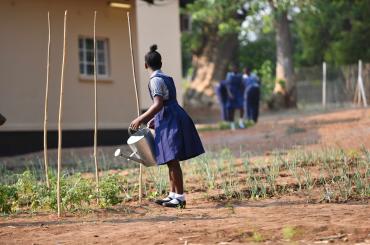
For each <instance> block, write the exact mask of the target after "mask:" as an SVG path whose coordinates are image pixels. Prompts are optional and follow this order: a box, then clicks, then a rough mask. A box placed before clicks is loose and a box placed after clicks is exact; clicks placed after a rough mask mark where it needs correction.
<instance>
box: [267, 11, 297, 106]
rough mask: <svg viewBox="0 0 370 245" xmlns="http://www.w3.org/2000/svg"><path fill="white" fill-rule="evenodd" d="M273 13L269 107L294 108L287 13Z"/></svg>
mask: <svg viewBox="0 0 370 245" xmlns="http://www.w3.org/2000/svg"><path fill="white" fill-rule="evenodd" d="M274 11H275V20H274V24H275V29H276V82H275V88H274V94H273V97H272V101H271V103H270V107H272V108H274V109H280V108H288V107H295V106H296V103H297V92H296V85H295V81H294V67H293V56H292V50H293V46H292V37H291V33H290V28H289V20H288V16H287V11H279V10H277V9H275V10H274Z"/></svg>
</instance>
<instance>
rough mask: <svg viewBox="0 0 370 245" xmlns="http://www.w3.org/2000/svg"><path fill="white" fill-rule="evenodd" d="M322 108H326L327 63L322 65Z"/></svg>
mask: <svg viewBox="0 0 370 245" xmlns="http://www.w3.org/2000/svg"><path fill="white" fill-rule="evenodd" d="M322 106H323V107H324V108H325V107H326V62H323V63H322Z"/></svg>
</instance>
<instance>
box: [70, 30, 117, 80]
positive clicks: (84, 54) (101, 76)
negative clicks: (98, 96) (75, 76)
mask: <svg viewBox="0 0 370 245" xmlns="http://www.w3.org/2000/svg"><path fill="white" fill-rule="evenodd" d="M88 39H91V40H94V38H93V37H91V36H85V35H80V36H78V40H77V45H78V47H77V48H78V73H79V76H80V79H82V80H94V73H92V74H88V73H87V66H88V65H92V66H93V67H94V60H93V61H88V60H87V53H88V52H89V51H90V52H91V51H92V52H93V54H94V47H92V49H88V48H87V47H86V40H88ZM81 40H82V47H80V41H81ZM99 41H103V45H104V49H103V51H102V52H103V54H104V62H100V61H99V59H98V56H99V49H98V42H99ZM96 42H97V43H96V46H97V47H96V56H97V57H96V59H97V60H96V66H97V67H96V68H97V74H96V75H97V80H100V81H101V80H103V81H106V80H110V79H111V70H110V59H109V58H110V54H109V51H110V48H109V39H108V38H107V37H97V38H96ZM81 52H82V60H81ZM81 65H83V66H84V72H83V73H82V72H81ZM99 65H103V66H104V68H105V74H99ZM93 69H94V68H93Z"/></svg>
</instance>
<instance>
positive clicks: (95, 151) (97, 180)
mask: <svg viewBox="0 0 370 245" xmlns="http://www.w3.org/2000/svg"><path fill="white" fill-rule="evenodd" d="M96 13H97V12H96V11H95V12H94V105H95V106H94V117H95V118H94V120H95V125H94V163H95V179H96V191H97V193H98V194H99V168H98V159H97V144H98V143H97V142H98V108H97V103H98V102H97V83H96V80H97V72H96ZM97 203H98V204H99V195H98V198H97Z"/></svg>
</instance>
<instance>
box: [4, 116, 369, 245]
mask: <svg viewBox="0 0 370 245" xmlns="http://www.w3.org/2000/svg"><path fill="white" fill-rule="evenodd" d="M201 137H202V140H203V142H204V144H205V145H206V146H207V149H210V150H218V149H220V148H223V147H225V146H227V147H230V148H231V149H232V150H233V151H234V152H236V153H238V152H239V151H248V152H251V153H252V154H254V155H256V156H259V155H268V154H269V153H270V152H271V151H274V150H280V151H281V150H289V149H292V148H297V147H298V148H304V149H310V150H311V149H312V150H315V149H319V148H323V147H331V146H335V147H341V148H345V149H359V148H360V147H362V146H365V147H366V148H370V111H366V110H362V109H348V110H337V111H331V112H325V113H322V112H321V113H308V114H307V113H293V112H287V113H284V114H277V115H267V116H263V117H261V120H260V122H259V123H258V124H257V125H256V126H254V127H252V128H248V129H244V130H237V131H221V132H215V131H212V132H202V133H201ZM184 168H186V165H184ZM186 185H187V186H188V187H189V186H195V185H196V183H186ZM187 202H188V204H187V208H186V209H184V210H180V209H165V208H163V207H160V206H157V205H155V204H152V203H150V202H148V201H144V203H143V204H142V205H141V206H139V205H138V203H136V202H130V203H127V204H124V205H122V206H120V207H117V208H115V209H111V210H104V211H103V210H95V211H91V212H90V213H88V214H78V215H76V214H75V215H68V216H66V217H63V218H61V219H58V218H57V217H56V216H55V215H54V214H37V215H33V216H32V215H29V214H27V215H25V214H22V215H15V216H9V217H2V218H0V244H248V243H252V244H253V243H257V242H260V243H265V244H290V243H292V244H320V243H329V242H333V243H335V244H342V243H343V244H370V205H369V200H362V201H351V202H347V203H340V204H334V203H319V202H316V203H310V202H307V200H306V199H305V198H304V197H300V196H299V195H287V196H283V197H280V198H270V199H265V200H242V201H229V202H226V201H220V200H218V201H216V200H215V201H211V200H208V199H206V198H204V193H202V192H201V191H194V192H192V193H188V194H187ZM289 229H293V230H294V236H292V238H291V241H288V240H287V238H286V236H284V235H283V234H284V230H285V232H287V230H288V231H289Z"/></svg>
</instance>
